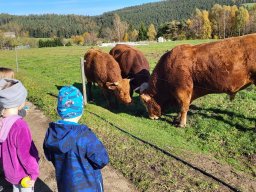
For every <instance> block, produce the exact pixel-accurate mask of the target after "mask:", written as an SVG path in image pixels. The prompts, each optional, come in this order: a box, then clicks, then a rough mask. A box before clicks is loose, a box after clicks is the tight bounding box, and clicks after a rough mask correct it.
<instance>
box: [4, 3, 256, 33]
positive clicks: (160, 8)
mask: <svg viewBox="0 0 256 192" xmlns="http://www.w3.org/2000/svg"><path fill="white" fill-rule="evenodd" d="M251 2H254V0H237V1H235V0H166V1H160V2H156V3H147V4H143V5H140V6H133V7H127V8H124V9H120V10H116V11H112V12H107V13H104V14H102V15H100V16H94V17H90V16H81V15H57V14H44V15H28V16H15V15H9V14H0V31H1V30H3V31H10V30H11V31H14V32H16V34H19V33H21V34H22V33H23V34H24V33H26V32H29V36H30V37H53V36H57V37H66V38H69V37H71V36H72V35H80V34H82V33H84V32H86V31H87V32H88V31H89V32H96V33H97V32H99V30H100V28H102V27H109V28H111V27H112V21H113V14H115V13H116V14H118V15H119V16H120V18H121V20H122V21H126V22H128V23H129V24H130V25H131V26H132V27H133V28H136V29H138V28H139V27H140V25H141V23H144V24H146V26H148V25H149V24H151V23H153V24H154V25H155V26H156V27H159V26H160V25H161V24H163V23H165V22H167V21H171V20H174V19H178V20H182V19H187V18H189V17H190V16H191V14H193V12H194V11H195V8H199V9H206V10H209V9H210V8H211V7H212V6H213V5H214V4H216V3H218V4H221V5H223V4H225V5H234V4H236V5H240V4H241V3H251Z"/></svg>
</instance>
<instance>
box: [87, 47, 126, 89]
mask: <svg viewBox="0 0 256 192" xmlns="http://www.w3.org/2000/svg"><path fill="white" fill-rule="evenodd" d="M84 59H85V63H84V70H85V76H86V78H87V80H88V81H91V82H96V83H98V84H99V85H100V86H104V84H105V83H106V82H117V81H120V80H121V79H122V77H121V70H120V67H119V65H118V63H117V62H116V61H115V59H114V58H113V57H112V56H111V55H109V54H108V53H105V52H103V51H101V50H98V49H90V50H89V51H88V52H87V53H86V54H85V56H84Z"/></svg>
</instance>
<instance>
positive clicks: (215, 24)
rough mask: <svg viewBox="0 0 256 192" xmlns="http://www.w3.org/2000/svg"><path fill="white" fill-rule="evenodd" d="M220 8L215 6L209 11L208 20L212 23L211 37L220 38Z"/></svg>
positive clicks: (217, 5)
mask: <svg viewBox="0 0 256 192" xmlns="http://www.w3.org/2000/svg"><path fill="white" fill-rule="evenodd" d="M222 17H223V16H222V6H221V5H219V4H215V5H214V6H213V7H212V8H211V11H210V14H209V18H210V20H211V23H212V31H213V36H217V37H218V38H222V34H221V28H222Z"/></svg>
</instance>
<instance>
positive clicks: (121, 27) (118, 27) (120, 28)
mask: <svg viewBox="0 0 256 192" xmlns="http://www.w3.org/2000/svg"><path fill="white" fill-rule="evenodd" d="M113 26H114V35H115V37H117V40H118V41H121V40H122V39H123V37H124V34H125V33H126V32H127V29H128V24H127V23H126V22H122V21H121V19H120V17H119V15H117V14H114V20H113Z"/></svg>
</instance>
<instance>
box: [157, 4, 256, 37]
mask: <svg viewBox="0 0 256 192" xmlns="http://www.w3.org/2000/svg"><path fill="white" fill-rule="evenodd" d="M248 33H256V4H254V5H253V6H249V7H245V6H240V7H237V6H236V5H233V6H226V5H223V6H222V5H219V4H215V5H214V6H213V7H212V8H211V9H210V10H209V11H207V10H200V9H196V11H195V13H194V14H193V16H192V17H191V18H189V19H187V20H180V21H179V20H173V21H171V22H167V23H165V24H163V25H162V26H161V27H160V28H159V29H158V36H164V37H165V38H166V39H172V40H176V39H209V38H214V39H222V38H226V37H231V36H240V35H244V34H248Z"/></svg>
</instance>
